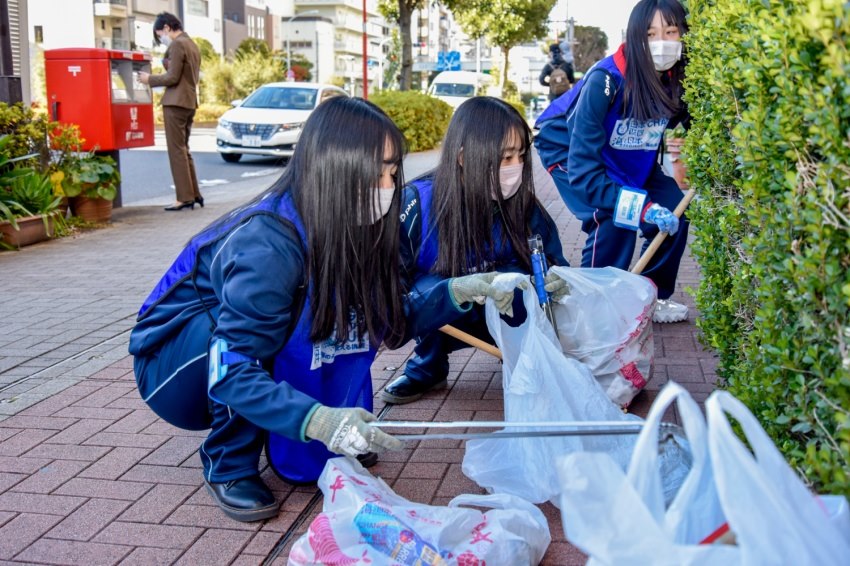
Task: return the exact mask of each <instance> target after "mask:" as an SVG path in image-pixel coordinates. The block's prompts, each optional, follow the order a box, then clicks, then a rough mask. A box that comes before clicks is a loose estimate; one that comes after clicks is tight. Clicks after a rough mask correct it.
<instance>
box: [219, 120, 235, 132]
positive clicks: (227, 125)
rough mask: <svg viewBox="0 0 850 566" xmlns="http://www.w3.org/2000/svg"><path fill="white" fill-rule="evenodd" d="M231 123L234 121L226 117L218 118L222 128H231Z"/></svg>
mask: <svg viewBox="0 0 850 566" xmlns="http://www.w3.org/2000/svg"><path fill="white" fill-rule="evenodd" d="M231 123H232V122H231V121H230V120H225V119H224V118H219V119H218V125H219V126H221V127H222V128H226V129H228V130H229V129H230V124H231Z"/></svg>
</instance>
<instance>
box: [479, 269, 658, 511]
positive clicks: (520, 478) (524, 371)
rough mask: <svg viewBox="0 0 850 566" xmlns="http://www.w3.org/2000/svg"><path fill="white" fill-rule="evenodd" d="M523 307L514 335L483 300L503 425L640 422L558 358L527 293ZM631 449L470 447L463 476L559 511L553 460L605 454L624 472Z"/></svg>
mask: <svg viewBox="0 0 850 566" xmlns="http://www.w3.org/2000/svg"><path fill="white" fill-rule="evenodd" d="M516 277H525V276H522V275H516V274H504V275H500V276H498V277H497V278H496V280H495V281H494V283H493V284H494V285H502V284H504V285H506V286H507V288H508V289H510V288H512V286H513V285H515V278H516ZM524 302H525V308H526V310H527V311H528V316H527V318H526V320H525V322H524V323H523V324H521V325H520V326H517V327H511V326H509V325H508V324H506V323H505V322H504V321H502V320H501V318H500V316H499V312H498V310H497V309H496V308H495V306H494V305H492V304H491V302H490V301H489V300H488V303H487V306H486V317H487V326H488V328H489V330H490V334H491V336H492V337H493V338H494V340H495V342H496V345H497V346H498V347H499V348H500V349H501V351H502V363H503V365H502V380H503V387H504V403H505V421H508V422H541V421H617V422H633V421H640V420H641V419H640V418H638V417H636V416H634V415H628V414H624V413H623V412H622V411H621V410H620V409H619V408H618V407H617V406H616V405H615V404H614V403H612V402H611V401H610V399H608V397H607V396H606V394H605V392H604V391H603V390H602V387H601V386H600V384H599V383H598V382H597V381H596V379H595V378H594V377H593V374H591V372H590V370H589V369H588V368H587V366H585V365H584V364H582V363H581V362H579V361H577V360H574V359H571V358H568V357H566V356H564V354H563V353H562V352H561V348H560V345H559V344H558V342H557V339H556V338H555V333H554V331H553V330H552V325H551V324H549V321H548V320H547V319H546V316H545V315H544V314H543V311H542V309H541V308H540V305H539V304H538V303H537V297H536V295H535V293H534V291H533V290H526V291H525V292H524ZM633 445H634V436H628V435H621V436H559V437H537V438H530V437H526V438H510V439H485V440H471V441H469V442H467V443H466V453H465V455H464V458H463V473H464V474H466V476H467V477H469V478H470V479H472V480H473V481H475V482H476V483H477V484H478V485H480V486H482V487H484V488H485V489H487V490H488V491H490V492H495V493H509V494H512V495H517V496H519V497H522V498H523V499H527V500H529V501H531V502H533V503H542V502H544V501H552V502H553V503H554V504H555V505H558V504H559V501H558V494H559V493H560V485H559V483H558V477H557V471H556V468H555V460H556V458H558V457H559V456H562V455H564V454H568V453H570V452H582V451H597V452H607V453H608V454H610V455H611V456H612V457H613V458H614V459H615V460H616V461H617V462H619V463H620V466H621V468H623V469H625V466H626V464H627V463H628V461H629V455H630V454H631V450H632V446H633Z"/></svg>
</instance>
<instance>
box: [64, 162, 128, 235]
mask: <svg viewBox="0 0 850 566" xmlns="http://www.w3.org/2000/svg"><path fill="white" fill-rule="evenodd" d="M50 179H51V181H52V182H53V183H54V184H55V185H56V186H57V188H58V190H59V191H60V192H61V195H62V196H66V197H68V200H69V202H70V206H71V213H72V214H73V215H74V216H79V217H80V218H82V219H83V220H85V221H87V222H108V221H109V219H110V218H111V217H112V201H113V200H114V199H115V196H116V195H117V194H118V185H119V183H120V182H121V173H120V172H119V170H118V165H117V164H116V163H115V160H114V159H112V158H111V157H109V156H108V155H98V154H96V153H94V152H87V153H82V154H80V155H78V156H77V157H76V158H74V159H70V160H68V161H66V163H65V164H64V167H63V169H60V170H58V171H55V172H54V173H53V174H51V176H50Z"/></svg>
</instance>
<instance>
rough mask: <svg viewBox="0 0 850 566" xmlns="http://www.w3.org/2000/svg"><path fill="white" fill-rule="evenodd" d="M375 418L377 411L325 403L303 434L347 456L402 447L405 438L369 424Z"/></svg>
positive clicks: (316, 412)
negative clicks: (333, 406) (326, 404)
mask: <svg viewBox="0 0 850 566" xmlns="http://www.w3.org/2000/svg"><path fill="white" fill-rule="evenodd" d="M376 420H377V418H376V417H375V415H373V414H372V413H370V412H369V411H366V410H364V409H360V408H353V409H352V408H342V409H334V408H331V407H325V406H324V405H322V406H320V407H319V408H318V409H316V411H315V412H314V413H313V415H312V416H311V417H310V422H308V423H307V430H306V431H305V433H304V434H305V436H307V438H313V439H315V440H318V441H319V442H321V443H322V444H324V445H325V446H327V447H328V450H330V451H331V452H335V453H337V454H344V455H345V456H357V455H359V454H366V453H367V452H386V451H387V450H401V449H403V448H404V442H402V441H401V440H399V439H397V438H394V437H392V436H390V435H389V434H387V433H386V432H384V431H382V430H380V429H378V428H375V427H371V426H369V424H368V423H370V422H372V421H376Z"/></svg>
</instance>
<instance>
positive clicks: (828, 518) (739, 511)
mask: <svg viewBox="0 0 850 566" xmlns="http://www.w3.org/2000/svg"><path fill="white" fill-rule="evenodd" d="M705 409H706V414H707V415H708V429H709V432H708V443H709V450H710V453H711V459H712V462H713V465H714V473H715V476H716V478H717V492H718V494H719V496H720V501H721V503H722V505H723V510H724V512H725V513H726V516H727V518H728V520H729V527H730V528H731V530H732V532H733V533H734V534H735V537H736V539H737V544H738V546H739V548H740V550H741V558H742V563H743V564H818V565H824V566H825V565H828V564H836V565H837V564H847V563H848V561H850V530H849V529H848V521H850V519H848V515H847V501H846V499H844V498H843V497H841V496H823V497H816V496H814V495H813V494H812V493H811V492H810V491H809V489H808V488H807V487H806V486H805V485H804V484H803V482H802V481H801V480H800V478H799V477H798V476H797V474H796V473H795V472H794V471H793V470H792V469H791V467H790V466H789V465H788V464H787V463H786V462H785V459H784V458H783V457H782V454H781V453H780V452H779V450H778V449H777V448H776V446H774V445H773V442H772V441H771V440H770V437H768V436H767V433H766V432H765V431H764V429H763V428H762V427H761V425H760V424H759V423H758V421H757V420H756V418H755V417H754V416H753V414H752V413H751V412H750V411H749V409H747V407H746V406H745V405H744V404H743V403H741V402H740V401H738V400H737V399H735V398H734V397H733V396H732V395H730V394H729V393H728V392H726V391H715V392H714V393H712V394H711V396H710V397H709V398H708V400H707V401H706V403H705ZM727 414H729V415H731V416H732V417H734V418H735V420H737V421H738V424H740V426H741V429H742V430H743V433H744V436H745V437H746V439H747V443H748V444H749V445H750V447H751V448H752V452H751V451H750V450H749V449H748V448H747V447H746V446H744V444H743V443H742V442H741V440H739V439H738V437H737V436H736V435H735V433H734V432H732V427H731V426H730V424H729V420H728V418H727Z"/></svg>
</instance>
